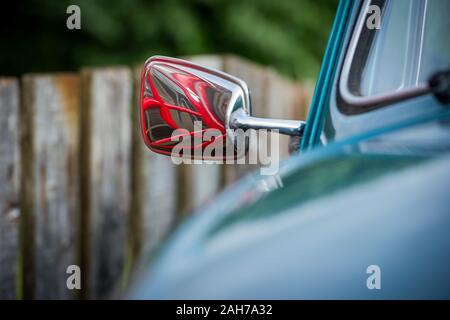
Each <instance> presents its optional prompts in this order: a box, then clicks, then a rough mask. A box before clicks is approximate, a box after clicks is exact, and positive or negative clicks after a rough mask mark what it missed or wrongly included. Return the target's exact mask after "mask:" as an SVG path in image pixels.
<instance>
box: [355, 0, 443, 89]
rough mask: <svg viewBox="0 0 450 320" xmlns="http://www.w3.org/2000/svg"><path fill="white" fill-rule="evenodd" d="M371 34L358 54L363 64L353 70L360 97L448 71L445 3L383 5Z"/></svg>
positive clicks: (405, 0) (418, 0) (402, 0)
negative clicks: (371, 38)
mask: <svg viewBox="0 0 450 320" xmlns="http://www.w3.org/2000/svg"><path fill="white" fill-rule="evenodd" d="M374 32H375V34H374V35H373V40H372V41H371V43H370V47H369V49H368V50H367V48H366V49H365V50H363V52H361V53H360V54H365V55H366V57H365V59H363V61H365V63H363V64H362V67H361V68H359V70H358V68H356V69H353V71H354V72H359V73H360V75H359V77H356V78H359V79H360V84H359V91H360V92H359V93H358V94H360V95H362V96H372V95H377V94H383V93H387V92H392V91H398V90H401V89H403V88H408V87H413V86H415V85H417V84H419V83H422V82H425V81H426V80H427V79H428V78H429V77H430V76H431V75H432V74H433V73H435V72H436V71H439V70H442V69H448V68H449V67H450V41H449V32H450V1H449V0H395V1H392V0H390V1H386V2H385V3H384V5H383V6H382V16H381V28H380V29H379V30H376V31H374ZM363 36H364V33H363V35H362V37H363ZM365 36H366V37H367V36H370V33H365ZM360 41H367V40H365V39H360ZM357 54H358V52H357Z"/></svg>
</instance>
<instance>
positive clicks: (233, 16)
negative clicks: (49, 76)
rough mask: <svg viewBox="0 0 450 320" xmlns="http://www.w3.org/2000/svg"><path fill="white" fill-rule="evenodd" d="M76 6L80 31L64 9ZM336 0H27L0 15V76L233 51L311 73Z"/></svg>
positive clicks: (295, 73)
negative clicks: (71, 27)
mask: <svg viewBox="0 0 450 320" xmlns="http://www.w3.org/2000/svg"><path fill="white" fill-rule="evenodd" d="M70 4H77V5H78V6H80V8H81V30H68V29H67V28H66V19H67V17H68V15H67V14H66V8H67V6H69V5H70ZM336 7H337V0H190V1H188V0H159V1H144V0H78V1H74V0H72V1H69V0H59V1H54V0H40V1H39V0H28V1H26V2H25V1H24V2H21V3H14V4H13V5H12V6H11V8H10V9H9V11H6V10H4V11H3V12H2V13H1V16H0V19H1V21H0V24H1V29H0V30H1V31H0V32H1V33H2V37H1V39H2V50H0V74H21V73H24V72H31V71H64V70H77V69H78V68H79V67H81V66H85V65H106V64H130V65H131V64H135V63H142V62H143V61H144V60H145V59H146V58H147V57H148V56H151V55H154V54H164V55H171V56H182V55H194V54H208V53H233V54H237V55H241V56H244V57H246V58H249V59H251V60H253V61H256V62H259V63H262V64H265V65H270V66H273V67H274V68H276V69H278V70H280V71H281V72H282V73H284V74H286V75H289V76H291V77H294V78H303V77H315V76H316V74H317V72H318V69H319V66H320V61H321V59H322V55H323V52H324V49H325V45H326V41H327V38H328V35H329V32H330V29H331V24H332V20H333V17H334V14H335V10H336Z"/></svg>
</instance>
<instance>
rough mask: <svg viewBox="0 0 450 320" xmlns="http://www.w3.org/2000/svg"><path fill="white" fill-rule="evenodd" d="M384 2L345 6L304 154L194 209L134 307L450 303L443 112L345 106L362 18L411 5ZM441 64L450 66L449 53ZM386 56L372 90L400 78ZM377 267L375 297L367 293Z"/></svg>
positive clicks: (447, 147)
mask: <svg viewBox="0 0 450 320" xmlns="http://www.w3.org/2000/svg"><path fill="white" fill-rule="evenodd" d="M434 1H435V3H436V6H437V8H433V7H429V8H428V7H427V8H425V7H423V6H424V5H425V6H427V5H428V4H424V3H423V2H421V1H414V2H415V3H416V4H417V7H409V8H410V10H411V11H410V13H411V12H412V13H414V12H417V14H416V15H412V14H410V15H409V17H410V18H411V17H413V16H417V17H418V19H425V17H424V14H423V10H424V8H425V9H428V10H430V12H431V10H437V9H439V6H446V4H444V2H440V0H434ZM382 2H383V3H381V2H380V1H374V2H373V1H372V2H371V1H365V2H364V3H363V2H360V1H350V0H348V1H347V0H343V1H341V2H340V4H339V8H338V11H337V14H336V19H335V23H334V26H333V30H332V33H331V35H330V40H329V43H328V47H327V51H326V53H325V57H324V60H323V65H322V68H321V72H320V75H319V78H318V82H317V85H316V90H315V94H314V99H313V103H312V107H311V110H310V112H309V115H308V119H307V123H306V128H305V132H304V136H303V138H302V142H301V148H300V152H299V153H298V154H296V155H293V156H291V157H290V158H289V159H287V160H286V161H284V162H283V163H282V164H281V166H280V170H279V174H278V175H277V176H276V177H274V176H261V175H259V174H258V172H255V173H254V174H250V175H248V176H246V177H244V178H242V179H241V180H240V181H238V182H237V183H235V184H233V185H231V186H230V187H228V188H227V189H226V190H225V191H224V192H222V193H221V194H220V195H219V196H217V197H216V198H214V199H213V200H212V201H210V202H209V203H206V204H205V205H203V206H202V207H201V208H199V209H198V210H197V213H196V214H194V215H192V216H191V217H190V218H189V219H188V221H186V222H185V223H184V224H182V225H181V226H180V227H179V228H178V229H177V230H176V232H175V233H174V234H173V235H172V236H171V237H170V238H169V239H168V241H166V242H165V243H164V244H163V246H162V247H161V249H160V250H159V252H158V253H157V255H156V257H155V258H154V259H152V262H151V265H150V267H148V265H146V268H144V272H143V273H142V274H141V276H140V278H138V279H139V280H138V282H137V283H136V285H135V286H134V287H133V289H132V290H131V292H130V295H129V297H131V298H138V299H146V298H151V299H392V298H396V299H431V298H438V299H449V298H450V233H449V230H450V191H449V190H450V108H449V106H448V105H447V104H443V103H441V102H439V101H438V100H437V99H436V98H435V97H434V96H433V95H431V94H425V95H421V96H418V97H415V98H412V99H408V100H402V101H396V102H393V103H384V104H383V105H380V106H370V107H364V106H361V107H360V109H358V108H357V107H352V108H349V107H348V105H347V106H346V105H345V104H346V103H345V101H343V100H345V99H344V98H343V97H341V92H340V80H341V77H342V72H343V65H344V64H345V61H346V59H348V50H349V47H350V44H351V42H352V41H353V40H352V39H353V38H354V37H355V30H356V28H357V27H358V21H359V20H361V19H363V18H364V17H365V11H364V12H363V11H362V10H364V8H366V9H367V6H369V5H373V4H374V3H375V4H377V3H378V4H380V5H383V6H384V9H383V12H388V10H391V11H390V14H391V16H392V17H395V14H396V10H397V13H398V12H400V11H401V10H403V9H404V8H401V7H399V8H397V9H395V8H393V7H392V6H393V4H392V2H391V3H390V2H389V1H388V2H384V1H382ZM416 4H414V5H416ZM396 5H397V4H396ZM403 5H405V6H407V5H408V4H406V3H403ZM441 9H443V8H441ZM399 10H400V11H399ZM420 12H422V15H420ZM361 17H363V18H361ZM382 17H388V15H387V14H385V15H383V16H382ZM421 17H422V18H421ZM387 19H388V18H387ZM411 19H413V18H411ZM414 19H415V18H414ZM448 19H449V18H447V20H448ZM361 21H362V20H361ZM392 21H393V20H392ZM389 23H390V24H389V25H390V27H386V29H387V30H388V31H389V30H395V28H396V27H395V25H394V26H392V24H393V22H389ZM445 23H447V21H445ZM383 26H385V25H383V23H382V24H381V30H383V29H382V28H383ZM399 28H400V27H399ZM424 30H429V29H425V28H423V29H422V32H424ZM388 31H386V32H388ZM380 34H381V33H380ZM411 36H412V35H411ZM387 37H389V36H387ZM379 38H380V39H381V38H382V36H379ZM379 38H375V37H374V38H373V39H375V40H373V39H372V40H371V41H374V43H376V41H381V40H377V39H379ZM357 40H358V39H357ZM391 40H393V41H394V43H395V41H396V40H398V39H391ZM359 41H361V40H359ZM389 41H390V40H389V39H388V40H387V42H384V44H385V45H386V43H387V46H388V45H389ZM397 42H398V41H397ZM398 46H399V48H400V47H401V46H400V45H398ZM368 47H370V48H372V47H373V46H372V44H371V45H366V47H365V48H366V49H367V48H368ZM387 48H389V47H387ZM421 48H423V44H422V45H421ZM398 50H400V49H398ZM410 50H413V49H411V47H407V48H405V52H409V51H410ZM366 51H369V52H370V51H371V50H364V52H365V54H367V56H369V54H370V53H367V52H366ZM442 55H444V59H443V60H444V62H447V61H448V59H447V58H450V57H449V56H448V55H449V52H448V51H447V52H442ZM422 56H424V55H422ZM383 58H385V57H383V55H381V58H380V59H383ZM353 59H354V57H353ZM366 59H369V58H366ZM392 60H393V61H392V63H394V65H388V66H387V67H386V66H385V65H386V64H383V60H381V62H380V61H378V62H374V66H375V67H374V68H373V70H375V71H376V70H377V69H380V70H383V72H384V73H383V74H381V76H380V75H376V74H375V75H372V78H371V81H373V82H372V84H373V83H375V82H376V81H377V80H376V78H377V76H378V77H379V80H378V81H379V84H380V85H379V88H378V89H380V88H381V89H383V88H382V87H383V86H387V87H388V86H389V84H386V82H389V81H388V80H386V79H389V78H395V77H396V72H398V70H396V69H395V62H396V60H395V57H392ZM433 61H435V60H433ZM377 63H378V64H377ZM392 63H391V64H392ZM361 69H364V68H361ZM384 69H386V70H387V71H386V70H384ZM364 70H366V69H364ZM364 70H363V71H361V72H366V71H364ZM389 70H391V72H392V74H390V73H389V72H388V71H389ZM403 70H409V69H408V68H406V67H404V68H403ZM375 71H374V72H375ZM418 74H419V71H418ZM357 78H358V76H357ZM359 78H360V79H363V76H360V77H359ZM374 79H375V80H374ZM416 84H417V83H416ZM413 86H414V85H413ZM381 89H380V90H381ZM388 89H389V88H388ZM399 90H401V89H399ZM369 91H370V90H369ZM380 92H381V93H383V92H384V91H382V90H381V91H380ZM144 265H145V264H144ZM373 266H375V267H376V268H378V270H379V271H380V276H381V281H380V284H381V287H380V288H375V289H374V288H370V286H369V284H368V278H370V276H371V270H372V267H373Z"/></svg>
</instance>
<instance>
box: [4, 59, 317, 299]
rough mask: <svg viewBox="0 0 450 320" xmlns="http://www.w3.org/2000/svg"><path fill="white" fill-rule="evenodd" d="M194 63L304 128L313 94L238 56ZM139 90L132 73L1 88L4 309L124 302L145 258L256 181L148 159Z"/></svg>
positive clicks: (227, 168) (33, 78)
mask: <svg viewBox="0 0 450 320" xmlns="http://www.w3.org/2000/svg"><path fill="white" fill-rule="evenodd" d="M190 60H193V61H194V62H196V63H199V64H202V65H205V66H208V67H213V68H216V69H219V70H223V71H225V72H228V73H230V74H233V75H235V76H237V77H239V78H242V79H244V80H245V81H247V83H248V85H249V88H250V89H251V92H252V100H253V106H254V113H255V114H256V115H257V116H264V117H278V118H287V119H304V118H305V116H306V112H307V106H309V102H310V98H311V92H312V88H311V86H310V85H307V84H305V83H294V82H292V81H289V80H287V79H285V78H283V77H281V76H280V75H278V74H277V73H276V72H274V71H272V70H271V69H268V68H263V67H261V66H257V65H255V64H253V63H250V62H249V61H246V60H244V59H241V58H238V57H235V56H197V57H190ZM138 81H139V70H137V69H136V70H131V69H129V68H126V67H111V68H89V69H83V70H81V71H80V73H55V74H28V75H24V76H23V77H22V78H21V79H16V78H1V77H0V137H1V139H0V299H17V298H25V299H77V298H89V299H95V298H108V297H112V296H116V295H119V294H120V293H121V292H122V290H123V289H124V288H126V286H127V283H128V281H129V278H130V274H131V270H133V266H134V264H135V262H136V261H137V260H138V258H139V257H141V256H142V255H149V254H151V252H152V251H153V250H154V249H155V248H156V247H157V245H158V244H159V243H160V242H161V240H162V239H163V238H164V237H165V236H166V235H167V234H168V232H169V231H170V230H171V229H173V227H174V226H175V225H176V223H177V222H178V221H179V220H180V219H181V218H182V217H184V215H185V214H186V213H188V212H190V211H191V210H192V209H193V208H195V207H196V206H198V205H199V204H201V203H202V202H203V201H205V200H206V199H210V198H211V197H212V196H213V195H214V194H215V193H217V192H218V191H219V190H220V189H222V188H223V187H224V186H226V185H228V184H230V183H231V182H233V181H234V180H236V179H237V178H238V177H240V176H241V175H242V174H243V173H245V172H247V171H248V170H250V169H251V167H249V166H246V165H180V166H176V165H174V164H173V163H172V162H171V160H170V158H169V157H165V156H161V155H158V154H155V153H151V152H150V151H148V150H147V149H146V147H145V146H144V144H143V142H142V141H141V139H140V136H139V130H138V124H137V96H138V92H137V84H138ZM282 139H283V140H282V141H283V144H282V146H283V147H282V150H280V152H281V154H282V156H286V155H287V154H288V152H287V138H286V137H283V138H282ZM69 265H79V266H80V267H81V272H82V289H81V290H69V289H68V288H67V286H66V280H67V277H68V276H69V275H68V274H67V273H66V270H67V267H68V266H69Z"/></svg>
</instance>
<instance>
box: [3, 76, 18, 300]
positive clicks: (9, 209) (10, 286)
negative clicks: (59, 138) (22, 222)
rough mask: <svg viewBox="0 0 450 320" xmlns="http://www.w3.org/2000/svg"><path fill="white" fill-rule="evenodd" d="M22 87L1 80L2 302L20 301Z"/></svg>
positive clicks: (14, 81) (12, 82) (6, 80)
mask: <svg viewBox="0 0 450 320" xmlns="http://www.w3.org/2000/svg"><path fill="white" fill-rule="evenodd" d="M18 116H19V84H18V81H17V79H14V78H0V137H1V139H0V300H6V299H15V298H17V292H16V277H17V271H18V265H17V262H18V253H19V221H18V220H19V216H20V209H19V185H20V176H19V175H20V152H19V129H18V127H17V126H18V123H19V122H18Z"/></svg>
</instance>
